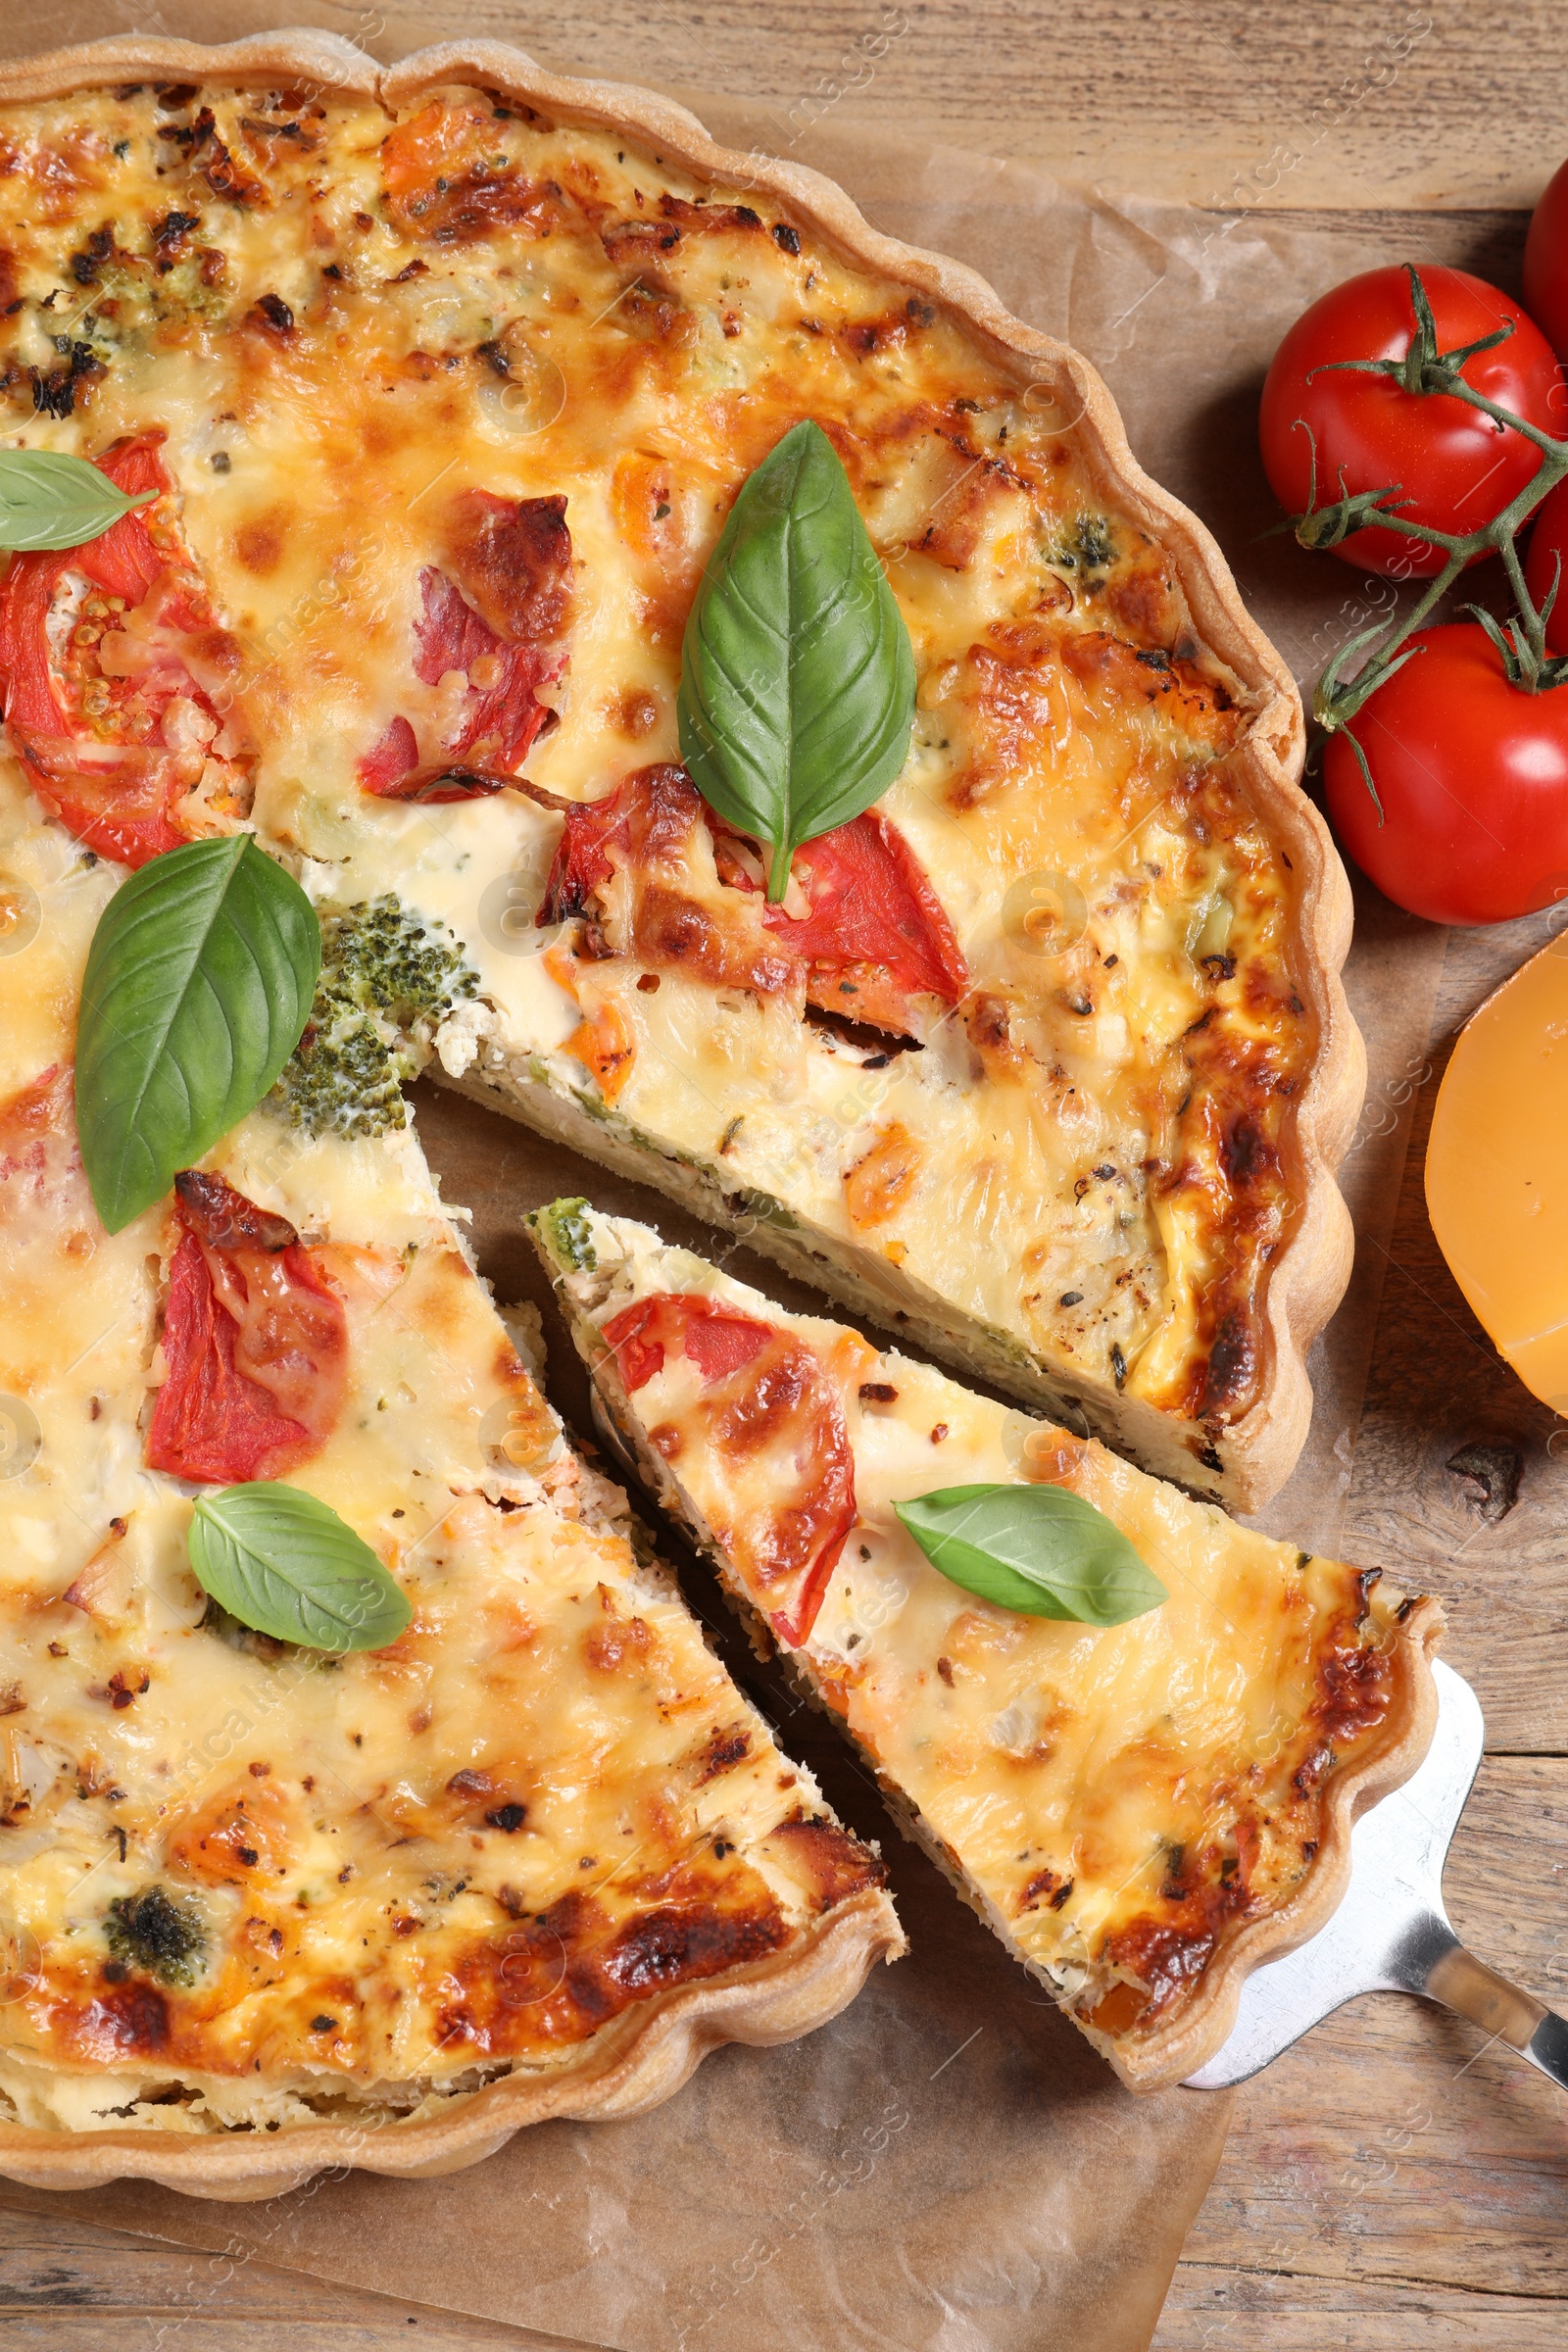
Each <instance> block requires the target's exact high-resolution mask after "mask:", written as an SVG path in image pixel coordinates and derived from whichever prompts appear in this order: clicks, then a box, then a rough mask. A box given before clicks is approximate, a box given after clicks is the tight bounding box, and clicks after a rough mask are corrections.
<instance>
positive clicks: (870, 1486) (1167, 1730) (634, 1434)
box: [530, 1201, 1442, 2089]
mask: <svg viewBox="0 0 1568 2352" xmlns="http://www.w3.org/2000/svg"><path fill="white" fill-rule="evenodd" d="M530 1229H531V1231H532V1233H533V1236H534V1239H535V1241H536V1243H537V1244H538V1247H539V1249H540V1251H541V1253H542V1254H543V1256H544V1258H545V1260H546V1262H547V1264H548V1265H549V1268H550V1271H551V1274H552V1276H553V1278H554V1280H555V1282H556V1285H557V1288H558V1291H559V1294H560V1296H561V1299H562V1300H563V1303H564V1306H565V1308H566V1310H567V1313H568V1317H569V1320H570V1324H571V1329H572V1333H573V1336H574V1338H575V1340H576V1343H577V1346H578V1348H579V1349H580V1350H581V1352H582V1354H583V1356H584V1358H585V1360H586V1361H587V1363H588V1365H589V1367H590V1369H591V1371H592V1375H593V1380H594V1385H595V1391H596V1400H597V1401H598V1402H599V1404H600V1405H601V1406H602V1409H603V1415H604V1418H605V1422H606V1427H607V1430H608V1431H609V1432H610V1433H611V1434H612V1435H613V1436H614V1437H615V1438H616V1439H617V1441H618V1444H619V1446H620V1448H621V1450H622V1451H623V1452H625V1453H626V1454H627V1455H628V1457H629V1458H632V1459H634V1461H635V1464H636V1466H637V1468H638V1469H639V1471H640V1472H641V1474H642V1476H643V1478H644V1479H645V1480H646V1482H647V1483H648V1485H649V1487H650V1489H651V1490H652V1491H653V1492H654V1493H655V1494H656V1495H658V1496H659V1497H660V1499H661V1500H662V1502H663V1503H664V1505H665V1506H666V1507H667V1508H668V1509H669V1510H670V1512H671V1513H672V1514H674V1515H675V1516H676V1517H677V1518H678V1519H679V1520H680V1521H681V1522H682V1523H683V1524H684V1525H685V1526H686V1527H687V1528H688V1529H689V1530H690V1531H691V1533H692V1535H693V1536H694V1538H695V1539H696V1541H697V1543H698V1544H700V1546H701V1547H702V1548H703V1549H704V1550H705V1551H706V1552H707V1553H708V1554H709V1555H710V1556H711V1558H712V1559H713V1561H714V1562H715V1563H716V1565H717V1568H718V1571H719V1575H720V1577H721V1579H722V1581H723V1584H724V1587H725V1590H726V1592H727V1593H729V1595H730V1597H731V1598H732V1599H733V1600H734V1601H735V1602H736V1603H737V1604H738V1605H739V1607H740V1609H741V1612H742V1614H743V1615H744V1616H745V1617H746V1618H747V1619H748V1620H749V1621H750V1623H751V1624H752V1626H753V1628H754V1630H755V1632H756V1634H757V1636H758V1639H759V1642H760V1644H761V1645H762V1646H763V1647H764V1648H765V1647H776V1648H777V1649H778V1651H779V1652H780V1654H781V1656H782V1659H783V1662H784V1664H785V1666H786V1667H787V1668H788V1669H789V1671H790V1672H791V1674H792V1675H793V1676H794V1677H795V1678H796V1679H797V1680H798V1681H799V1682H800V1683H801V1685H802V1686H803V1687H804V1689H805V1690H806V1691H807V1692H808V1693H809V1695H810V1696H811V1697H813V1698H814V1699H816V1700H818V1701H819V1702H820V1703H821V1704H822V1705H823V1706H824V1707H825V1708H827V1709H828V1710H829V1711H830V1712H831V1713H832V1714H833V1715H834V1716H835V1717H836V1718H837V1719H838V1721H839V1722H840V1723H841V1725H842V1726H843V1728H844V1730H845V1731H846V1732H847V1733H848V1735H849V1736H850V1738H851V1739H852V1740H854V1741H855V1742H856V1744H857V1745H858V1747H859V1749H860V1750H861V1751H862V1753H863V1754H864V1755H865V1757H866V1758H867V1760H868V1761H869V1763H870V1764H871V1765H872V1766H873V1767H874V1769H875V1771H876V1773H877V1776H878V1778H879V1780H880V1781H881V1784H882V1787H883V1789H884V1790H885V1791H886V1793H887V1797H888V1800H889V1803H890V1805H891V1807H892V1809H893V1811H894V1813H895V1815H896V1817H897V1818H898V1819H899V1820H900V1821H901V1822H902V1823H903V1824H904V1825H905V1826H906V1828H907V1831H908V1832H909V1833H910V1834H911V1835H912V1836H913V1837H915V1838H917V1839H918V1840H919V1842H920V1843H921V1844H922V1845H924V1846H925V1847H926V1849H927V1850H928V1851H929V1852H930V1853H931V1854H932V1855H933V1857H934V1858H935V1859H936V1861H937V1862H938V1863H939V1864H940V1865H941V1866H942V1867H943V1868H944V1869H945V1870H946V1871H947V1872H948V1873H949V1875H950V1876H951V1877H952V1878H953V1880H954V1882H955V1884H956V1886H957V1887H959V1889H960V1890H961V1891H962V1892H963V1894H964V1895H965V1896H966V1897H967V1899H968V1900H969V1902H970V1903H972V1904H973V1906H974V1908H975V1909H976V1911H978V1912H979V1914H980V1916H981V1917H982V1918H983V1919H984V1920H986V1921H987V1923H988V1924H989V1925H990V1926H991V1927H992V1928H993V1929H994V1930H995V1931H996V1933H997V1935H998V1936H1001V1938H1002V1940H1003V1941H1004V1943H1005V1945H1006V1946H1007V1948H1008V1950H1009V1951H1011V1952H1012V1953H1013V1954H1014V1955H1015V1956H1016V1957H1017V1958H1018V1959H1019V1960H1021V1961H1022V1962H1023V1963H1024V1965H1025V1966H1026V1967H1027V1968H1028V1969H1029V1970H1030V1971H1031V1972H1032V1973H1033V1974H1034V1975H1036V1976H1038V1977H1039V1978H1040V1979H1041V1981H1042V1982H1043V1983H1044V1984H1046V1985H1049V1986H1050V1988H1051V1990H1052V1991H1053V1992H1054V1994H1055V1996H1056V1998H1057V2000H1058V2001H1059V2002H1060V2003H1061V2005H1062V2006H1063V2008H1064V2009H1065V2010H1066V2011H1067V2013H1068V2015H1069V2016H1070V2017H1071V2018H1072V2019H1073V2020H1074V2022H1075V2023H1076V2024H1077V2025H1079V2026H1080V2027H1081V2028H1082V2029H1083V2031H1084V2032H1085V2033H1086V2034H1088V2036H1089V2038H1090V2039H1091V2040H1092V2041H1093V2042H1094V2043H1095V2045H1096V2046H1097V2048H1099V2049H1100V2050H1102V2051H1103V2053H1104V2055H1105V2056H1106V2057H1107V2058H1109V2060H1110V2061H1111V2063H1112V2065H1113V2066H1114V2067H1115V2068H1116V2070H1117V2072H1118V2074H1119V2075H1120V2076H1121V2077H1122V2079H1123V2080H1124V2081H1125V2082H1129V2083H1130V2084H1132V2085H1133V2087H1134V2088H1136V2089H1149V2088H1154V2087H1157V2086H1159V2085H1161V2084H1165V2083H1170V2082H1179V2081H1180V2080H1182V2078H1183V2077H1185V2076H1186V2075H1189V2074H1191V2073H1193V2072H1194V2071H1195V2070H1196V2069H1197V2068H1198V2067H1199V2066H1201V2064H1203V2062H1204V2061H1205V2060H1206V2059H1207V2058H1209V2057H1210V2056H1212V2054H1213V2053H1214V2051H1215V2050H1216V2049H1217V2048H1218V2047H1219V2045H1220V2043H1221V2042H1222V2041H1223V2039H1224V2037H1225V2035H1226V2034H1227V2033H1228V2031H1229V2029H1230V2025H1231V2022H1232V2019H1233V2017H1234V2014H1235V2007H1236V2001H1237V1996H1238V1992H1239V1988H1240V1985H1241V1983H1242V1980H1243V1979H1244V1978H1245V1976H1246V1975H1247V1974H1248V1972H1249V1971H1250V1969H1251V1968H1252V1967H1253V1966H1254V1965H1255V1964H1256V1963H1257V1962H1258V1961H1260V1960H1263V1959H1266V1958H1268V1957H1269V1956H1271V1955H1272V1954H1275V1953H1278V1952H1280V1951H1283V1950H1286V1949H1288V1948H1289V1947H1290V1946H1291V1945H1293V1944H1295V1943H1298V1942H1300V1941H1302V1940H1303V1939H1304V1938H1305V1937H1306V1936H1309V1935H1311V1934H1313V1933H1315V1931H1316V1930H1317V1929H1318V1928H1319V1927H1320V1926H1321V1925H1322V1924H1323V1922H1324V1920H1325V1919H1326V1917H1327V1916H1328V1914H1329V1912H1330V1911H1331V1910H1332V1909H1333V1907H1334V1905H1335V1904H1336V1902H1337V1901H1338V1900H1339V1897H1340V1895H1341V1893H1342V1892H1343V1889H1344V1886H1345V1882H1346V1878H1347V1874H1348V1867H1349V1832H1350V1825H1351V1821H1352V1819H1353V1817H1354V1815H1355V1814H1356V1812H1357V1811H1358V1810H1359V1809H1360V1808H1362V1807H1364V1806H1365V1805H1367V1804H1369V1803H1370V1802H1372V1801H1373V1800H1374V1799H1375V1798H1377V1797H1378V1796H1381V1795H1383V1794H1385V1793H1386V1792H1387V1791H1388V1790H1389V1789H1393V1788H1396V1787H1397V1785H1398V1783H1399V1782H1400V1781H1401V1780H1403V1779H1404V1778H1406V1777H1407V1776H1408V1775H1409V1774H1410V1773H1411V1772H1412V1771H1413V1770H1414V1769H1415V1767H1416V1765H1417V1764H1418V1763H1419V1762H1420V1760H1421V1757H1422V1755H1423V1754H1424V1753H1425V1751H1426V1747H1427V1743H1428V1741H1429V1740H1430V1738H1431V1732H1432V1726H1433V1723H1434V1721H1435V1705H1436V1701H1435V1693H1434V1688H1433V1682H1432V1676H1431V1673H1430V1670H1429V1667H1428V1663H1427V1660H1428V1655H1429V1652H1430V1650H1431V1648H1432V1646H1433V1644H1434V1642H1435V1641H1436V1639H1437V1637H1438V1634H1439V1632H1440V1630H1441V1625H1442V1616H1441V1611H1440V1610H1439V1608H1438V1605H1437V1603H1436V1602H1434V1601H1432V1600H1428V1599H1414V1598H1410V1597H1407V1596H1405V1595H1403V1594H1401V1593H1398V1592H1397V1591H1395V1590H1394V1589H1393V1588H1392V1586H1391V1585H1390V1584H1389V1583H1388V1582H1387V1580H1385V1579H1384V1578H1382V1577H1381V1576H1380V1574H1379V1572H1378V1571H1377V1570H1376V1569H1357V1568H1351V1567H1347V1566H1346V1565H1345V1564H1344V1563H1343V1562H1341V1561H1338V1560H1327V1559H1318V1558H1312V1557H1309V1556H1308V1555H1307V1554H1306V1553H1305V1552H1301V1551H1299V1550H1297V1549H1296V1548H1295V1547H1294V1546H1293V1545H1291V1544H1280V1543H1276V1542H1273V1541H1272V1540H1271V1539H1269V1538H1267V1537H1264V1536H1261V1535H1257V1534H1254V1533H1252V1532H1250V1530H1248V1529H1246V1528H1243V1527H1240V1526H1238V1525H1237V1524H1236V1523H1235V1522H1234V1521H1233V1520H1231V1519H1228V1518H1227V1517H1226V1516H1225V1515H1224V1513H1223V1512H1221V1511H1219V1510H1218V1509H1216V1508H1215V1507H1214V1506H1212V1505H1211V1504H1205V1503H1201V1502H1196V1501H1194V1500H1192V1499H1191V1498H1190V1497H1188V1496H1187V1495H1182V1494H1179V1493H1178V1492H1177V1491H1176V1490H1175V1489H1174V1488H1172V1487H1169V1486H1166V1485H1163V1484H1161V1483H1160V1482H1159V1481H1158V1480H1156V1479H1153V1478H1151V1477H1149V1476H1148V1475H1147V1474H1146V1473H1144V1472H1143V1471H1140V1470H1137V1469H1134V1468H1132V1467H1131V1466H1130V1465H1129V1464H1127V1463H1126V1462H1123V1461H1120V1460H1118V1459H1117V1458H1116V1457H1115V1456H1114V1455H1112V1454H1110V1453H1108V1452H1106V1450H1105V1449H1104V1447H1103V1446H1100V1445H1097V1444H1095V1443H1093V1442H1085V1441H1084V1440H1082V1439H1080V1438H1077V1437H1075V1436H1073V1435H1072V1434H1071V1433H1070V1432H1068V1431H1065V1430H1062V1429H1058V1428H1053V1427H1052V1426H1051V1425H1050V1424H1048V1423H1045V1422H1040V1421H1036V1420H1033V1419H1031V1418H1029V1417H1028V1416H1026V1415H1024V1414H1022V1413H1020V1412H1017V1411H1012V1410H1009V1409H1008V1408H1007V1407H1005V1405H1002V1404H998V1403H994V1402H992V1401H990V1400H989V1399H987V1398H985V1397H977V1396H975V1395H974V1394H973V1393H972V1392H971V1391H969V1390H967V1389H964V1388H960V1387H959V1386H958V1385H957V1384H956V1382H954V1381H952V1380H950V1379H948V1378H947V1377H946V1376H945V1375H944V1374H942V1373H941V1372H938V1371H935V1370H934V1369H932V1368H931V1367H930V1366H929V1365H926V1364H922V1363H916V1362H914V1361H912V1360H911V1359H910V1358H908V1357H907V1356H904V1355H899V1354H891V1353H890V1354H886V1355H879V1354H878V1353H877V1352H876V1350H875V1349H874V1348H871V1347H869V1346H868V1345H867V1343H866V1342H865V1341H864V1340H863V1339H861V1338H860V1337H859V1335H858V1333H856V1332H854V1331H850V1330H847V1329H846V1328H845V1327H844V1326H843V1325H842V1324H838V1323H832V1322H827V1321H824V1320H823V1319H821V1318H820V1317H817V1316H811V1315H793V1314H787V1313H785V1312H784V1311H783V1309H781V1308H780V1307H777V1306H775V1305H774V1304H773V1303H772V1301H771V1300H769V1299H766V1298H764V1297H763V1296H762V1295H761V1294H760V1292H758V1291H755V1290H751V1289H748V1288H747V1287H746V1286H745V1285H744V1284H742V1283H739V1282H736V1281H734V1280H733V1279H732V1278H730V1277H729V1276H727V1275H725V1274H722V1273H720V1272H718V1271H716V1270H715V1269H714V1268H713V1267H712V1266H711V1265H709V1264H708V1263H706V1262H705V1261H704V1260H703V1259H702V1258H699V1257H696V1256H694V1255H692V1254H691V1253H690V1252H689V1251H687V1250H677V1249H671V1248H668V1247H666V1246H665V1244H664V1243H662V1241H661V1240H660V1238H659V1236H658V1234H656V1233H654V1232H651V1231H650V1230H649V1229H648V1228H647V1227H646V1226H643V1225H638V1224H633V1223H630V1222H628V1221H626V1220H623V1219H619V1218H610V1217H605V1216H600V1215H596V1214H594V1213H593V1212H591V1211H590V1210H589V1209H588V1208H587V1207H586V1205H585V1204H584V1203H583V1202H581V1201H557V1202H556V1203H555V1204H554V1205H553V1206H551V1207H549V1208H546V1209H543V1210H540V1211H538V1212H537V1213H536V1214H535V1215H534V1216H533V1217H532V1218H531V1219H530ZM1030 1484H1049V1485H1052V1486H1054V1487H1056V1488H1059V1489H1063V1490H1065V1491H1067V1492H1068V1493H1070V1494H1071V1495H1076V1496H1079V1497H1082V1498H1083V1499H1084V1500H1085V1501H1087V1502H1089V1503H1091V1504H1093V1505H1094V1506H1095V1509H1096V1511H1097V1512H1099V1513H1102V1514H1103V1515H1104V1518H1105V1519H1108V1520H1109V1521H1110V1522H1111V1523H1112V1525H1113V1527H1114V1529H1116V1530H1118V1531H1120V1534H1121V1535H1123V1536H1125V1537H1126V1538H1128V1539H1130V1541H1131V1544H1133V1546H1134V1547H1135V1550H1136V1552H1137V1554H1138V1555H1139V1556H1140V1557H1141V1559H1142V1561H1143V1562H1144V1563H1145V1564H1146V1565H1147V1567H1148V1568H1149V1569H1152V1571H1153V1573H1154V1575H1155V1577H1156V1578H1157V1579H1158V1581H1159V1584H1160V1585H1162V1586H1163V1588H1164V1591H1165V1597H1164V1599H1163V1600H1162V1601H1160V1602H1159V1603H1158V1605H1157V1606H1153V1607H1147V1606H1146V1608H1145V1610H1144V1613H1143V1614H1141V1615H1138V1616H1135V1617H1133V1618H1131V1619H1130V1620H1129V1621H1127V1622H1125V1623H1121V1624H1112V1625H1108V1626H1097V1625H1091V1624H1087V1623H1083V1622H1070V1621H1061V1620H1059V1619H1052V1618H1047V1617H1042V1616H1036V1615H1026V1614H1019V1613H1015V1611H1014V1610H1013V1609H1011V1608H1005V1607H1002V1606H999V1605H996V1604H994V1603H992V1602H990V1601H987V1600H985V1599H981V1598H977V1597H976V1596H975V1593H973V1592H972V1591H969V1590H965V1589H964V1588H963V1587H961V1586H960V1585H958V1584H956V1583H954V1582H952V1581H951V1580H950V1579H949V1578H948V1577H947V1576H946V1575H944V1574H942V1573H941V1572H940V1571H939V1569H938V1568H937V1567H935V1566H934V1565H933V1564H932V1562H931V1559H930V1558H929V1557H928V1556H927V1553H926V1551H925V1549H924V1548H923V1547H922V1546H921V1545H919V1544H917V1543H916V1542H915V1540H914V1537H913V1536H912V1535H911V1534H910V1533H909V1532H907V1529H906V1527H905V1525H904V1523H903V1522H902V1521H901V1520H900V1518H899V1517H898V1516H897V1514H896V1510H895V1505H897V1504H900V1503H903V1504H906V1505H907V1504H909V1503H910V1502H911V1501H912V1499H913V1498H915V1497H917V1496H921V1495H930V1494H932V1493H933V1492H936V1491H939V1490H946V1489H953V1488H976V1487H979V1488H993V1487H996V1488H1004V1489H1005V1488H1008V1487H1012V1486H1023V1485H1030Z"/></svg>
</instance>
